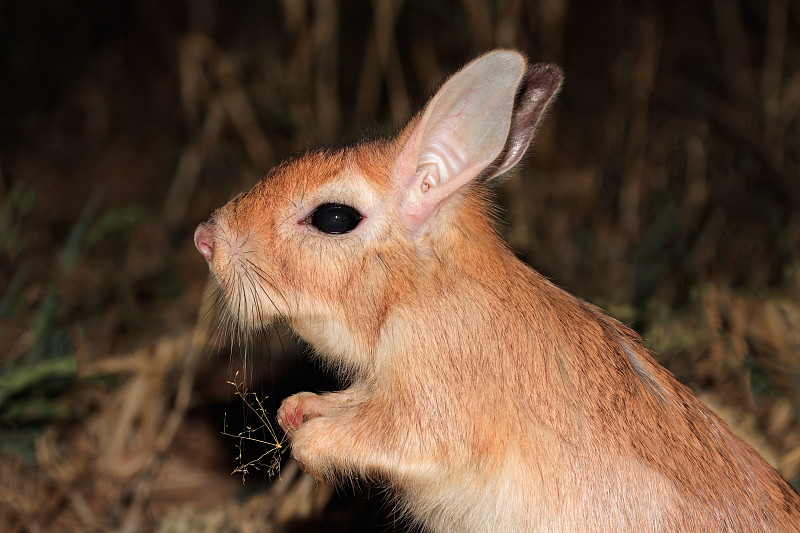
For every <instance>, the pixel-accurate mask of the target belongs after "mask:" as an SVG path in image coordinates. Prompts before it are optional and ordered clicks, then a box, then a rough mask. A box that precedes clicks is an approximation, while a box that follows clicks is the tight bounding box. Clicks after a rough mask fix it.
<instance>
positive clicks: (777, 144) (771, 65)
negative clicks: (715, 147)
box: [761, 0, 789, 168]
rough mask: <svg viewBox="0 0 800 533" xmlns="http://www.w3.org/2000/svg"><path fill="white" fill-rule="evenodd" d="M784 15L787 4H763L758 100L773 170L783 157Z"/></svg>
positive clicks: (771, 0)
mask: <svg viewBox="0 0 800 533" xmlns="http://www.w3.org/2000/svg"><path fill="white" fill-rule="evenodd" d="M788 11H789V10H788V2H787V0H769V2H768V4H767V36H766V37H767V40H766V43H765V45H764V61H763V67H762V70H761V98H762V102H763V103H762V106H763V110H764V146H765V147H767V149H768V150H769V151H770V155H771V158H772V161H773V165H774V166H775V168H782V167H783V157H784V143H783V138H782V134H783V131H782V130H783V128H782V127H781V116H780V115H779V112H780V107H781V106H780V102H781V82H782V80H783V63H784V57H785V55H786V27H787V24H788V18H789V12H788Z"/></svg>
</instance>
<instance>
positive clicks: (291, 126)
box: [0, 0, 800, 532]
mask: <svg viewBox="0 0 800 533" xmlns="http://www.w3.org/2000/svg"><path fill="white" fill-rule="evenodd" d="M799 29H800V1H798V0H739V1H735V0H718V1H715V2H696V1H692V0H678V1H671V2H656V1H652V0H645V1H637V2H633V1H618V0H615V1H610V0H606V1H597V2H575V1H573V2H570V1H569V0H542V1H539V2H533V1H523V0H495V1H490V0H460V1H459V0H452V1H447V0H439V1H422V0H405V1H403V0H372V1H367V0H353V1H347V2H344V1H341V0H284V1H282V2H281V1H269V0H261V1H253V0H245V1H241V2H235V3H234V2H218V1H214V0H196V1H185V2H163V1H161V0H137V1H133V0H118V1H115V2H68V1H66V0H52V1H49V2H35V1H33V2H0V529H1V530H3V531H9V532H17V531H124V532H133V531H162V532H183V531H209V532H212V531H226V532H227V531H231V532H233V531H242V532H245V531H328V532H331V531H365V530H369V531H393V530H400V529H401V524H399V523H395V520H396V517H394V516H393V514H392V509H391V506H386V505H384V504H383V503H382V499H381V495H380V491H377V490H374V489H373V490H370V489H369V488H365V489H364V490H361V491H359V492H357V493H356V494H355V495H354V494H353V491H352V490H349V489H343V490H341V491H340V492H335V491H334V490H332V489H331V488H330V487H327V486H325V485H315V484H314V483H313V482H311V481H310V479H309V478H307V477H305V476H304V475H302V474H300V473H298V470H297V468H296V466H295V465H294V464H293V463H292V462H291V460H290V459H289V458H288V453H285V446H283V447H280V444H281V441H280V439H281V435H280V433H279V432H278V434H277V435H274V434H272V433H271V432H270V424H269V423H270V422H271V421H272V420H273V419H274V418H273V417H274V412H275V409H276V407H277V405H278V404H279V403H280V400H281V399H282V398H283V397H285V396H287V395H288V394H291V393H293V392H296V391H298V390H301V389H311V390H325V389H326V388H327V389H333V388H336V387H338V386H339V385H340V384H337V383H336V380H335V379H333V378H331V376H330V375H326V374H329V373H326V372H324V371H320V369H319V368H318V367H317V365H315V364H314V362H313V361H312V360H311V359H310V358H308V357H307V353H305V352H306V351H307V350H305V349H304V348H303V347H302V346H298V343H297V342H296V341H295V339H293V338H292V337H291V336H290V335H288V334H287V333H286V332H285V331H284V330H282V329H281V328H279V327H278V328H276V329H275V331H274V332H272V333H270V334H269V335H266V334H265V335H263V336H261V337H260V338H257V339H250V340H249V341H247V342H244V341H243V340H240V339H239V340H237V339H234V340H233V341H231V339H226V338H220V336H219V335H215V334H214V332H215V331H216V330H215V327H214V314H213V310H206V311H201V307H202V305H203V304H202V302H203V293H204V290H205V284H206V279H207V267H206V265H205V262H204V261H203V259H202V257H201V256H200V255H199V254H198V253H197V252H196V250H195V249H194V246H193V243H192V232H193V230H194V227H195V226H196V225H197V223H198V222H200V221H202V220H204V219H205V218H206V217H207V216H208V215H209V214H210V213H211V212H212V211H213V210H214V209H215V208H216V207H219V206H221V205H222V204H224V203H225V202H226V201H227V200H228V199H229V198H231V197H232V196H234V195H235V194H236V193H238V192H240V191H242V190H246V189H248V188H249V187H250V186H252V185H253V184H254V183H255V182H256V181H257V180H258V179H259V178H260V177H261V176H263V175H264V174H265V172H266V171H267V170H268V169H269V168H270V167H271V166H272V165H274V164H276V163H277V162H278V161H280V160H281V159H283V158H285V157H287V156H289V155H291V154H293V153H297V152H298V151H302V150H304V149H306V148H308V147H313V146H321V145H325V144H327V143H335V144H341V143H342V142H343V141H353V140H359V139H363V138H366V137H371V136H375V135H390V134H391V132H393V131H394V130H395V129H396V128H397V127H398V126H399V125H401V124H402V123H403V121H404V120H405V119H407V118H408V117H409V116H410V114H411V113H413V112H414V111H415V110H417V109H419V108H420V107H421V106H422V105H423V104H424V102H425V101H426V99H427V97H428V96H430V95H431V94H432V91H433V90H434V89H435V88H436V87H437V85H438V84H439V83H441V82H442V81H443V79H444V78H445V76H446V75H447V74H449V73H451V72H453V71H454V70H455V69H457V68H458V67H459V66H461V65H462V64H463V63H465V62H466V61H468V60H470V59H471V58H473V57H475V56H476V55H478V54H480V53H482V52H484V51H486V50H488V49H491V48H493V47H515V48H518V49H520V50H522V51H523V52H525V53H526V54H527V55H528V56H529V57H530V58H531V60H532V61H548V62H554V63H558V64H559V65H561V66H562V67H563V69H564V72H565V75H566V82H565V85H564V88H563V90H562V93H561V95H560V97H559V98H558V101H557V102H556V103H555V105H554V106H553V107H552V109H551V111H550V112H549V114H548V116H547V117H546V119H545V121H544V123H543V126H542V128H541V130H540V132H539V134H538V137H537V138H536V141H535V146H534V148H533V149H532V151H531V153H530V155H529V157H528V158H527V160H526V163H525V165H524V166H523V167H522V169H521V170H520V171H518V172H516V173H515V174H514V175H512V176H511V177H510V178H509V179H508V180H507V181H506V182H505V183H504V185H503V186H502V188H501V189H500V190H498V201H499V202H500V204H501V205H502V208H503V209H502V211H501V213H502V215H501V216H502V218H503V220H504V221H505V222H504V223H503V232H504V233H505V236H506V237H507V239H508V240H509V241H510V243H511V244H512V246H513V247H514V249H515V250H517V251H518V253H519V255H520V256H521V257H522V258H523V259H525V260H526V261H528V262H529V263H530V264H532V265H533V266H534V267H535V268H537V269H538V270H540V271H541V272H542V273H544V274H545V275H547V276H548V277H550V278H551V279H553V280H554V281H555V282H556V283H557V284H559V285H561V286H562V287H565V288H566V289H568V290H569V291H571V292H573V293H575V294H577V295H579V296H580V297H582V298H584V299H586V300H588V301H591V302H593V303H595V304H597V305H600V306H601V307H603V308H605V309H607V310H608V311H609V313H611V314H612V315H613V316H615V317H617V318H618V319H620V320H622V321H623V322H626V323H628V324H630V325H631V326H633V327H634V328H635V329H636V330H637V331H639V332H640V333H641V334H642V335H643V336H644V337H645V338H646V339H647V342H648V345H649V347H650V348H651V349H653V350H654V351H655V352H657V354H658V355H657V357H658V359H659V360H660V361H661V362H662V363H663V364H665V365H666V366H667V367H668V368H669V369H670V370H671V371H672V372H674V373H675V374H676V376H677V377H678V378H679V379H681V380H682V381H683V382H684V383H686V384H688V385H690V386H691V387H692V388H693V389H694V390H695V391H696V392H697V393H698V395H699V396H700V397H701V398H702V399H703V400H704V401H706V402H707V403H709V404H710V405H711V406H712V407H713V408H715V409H716V410H717V411H718V412H719V413H720V414H721V415H722V416H723V417H724V418H725V419H726V420H727V421H728V422H729V424H731V426H732V427H733V428H734V430H735V431H737V432H738V433H739V434H741V435H743V436H744V437H745V438H746V439H747V440H748V441H749V442H751V443H752V444H753V445H754V446H756V447H757V448H758V450H759V451H760V452H761V453H762V454H763V455H764V456H765V457H766V458H767V459H768V460H769V461H770V462H771V463H772V464H773V465H775V466H776V467H777V468H778V469H779V470H780V472H781V473H782V475H783V476H784V477H785V478H786V479H788V480H789V481H791V482H792V483H794V485H795V486H799V485H800V411H799V409H800V288H799V285H800V119H799V115H798V113H800V32H799V31H798V30H799ZM198 317H206V319H207V320H201V321H199V322H198ZM371 493H373V494H372V497H369V496H370V495H371Z"/></svg>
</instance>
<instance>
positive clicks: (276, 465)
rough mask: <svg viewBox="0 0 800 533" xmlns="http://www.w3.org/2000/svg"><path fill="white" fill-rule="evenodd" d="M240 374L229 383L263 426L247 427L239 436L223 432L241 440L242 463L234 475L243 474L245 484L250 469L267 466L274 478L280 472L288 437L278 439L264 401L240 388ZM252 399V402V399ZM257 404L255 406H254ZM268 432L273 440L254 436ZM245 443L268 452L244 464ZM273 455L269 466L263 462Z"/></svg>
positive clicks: (240, 459) (240, 457)
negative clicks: (281, 457)
mask: <svg viewBox="0 0 800 533" xmlns="http://www.w3.org/2000/svg"><path fill="white" fill-rule="evenodd" d="M238 377H239V373H238V372H237V373H236V375H235V376H234V379H233V381H228V382H227V383H228V384H229V385H231V386H232V387H233V388H234V394H235V395H236V396H238V397H239V398H240V399H241V400H242V402H244V404H245V406H246V407H247V409H248V410H249V411H250V412H251V413H252V414H254V415H255V416H256V417H257V418H258V419H259V421H260V422H261V425H260V426H259V427H257V428H251V427H247V428H246V429H244V430H243V431H240V432H239V433H237V434H233V433H228V432H227V431H223V432H222V434H223V435H225V436H227V437H232V438H235V439H238V440H239V457H238V460H239V461H240V464H239V466H237V467H236V468H235V469H234V470H233V472H232V473H241V474H242V483H243V484H244V482H245V476H246V475H247V474H248V473H249V469H250V468H254V469H256V470H257V469H259V467H261V466H266V469H267V475H269V476H270V477H272V475H273V474H274V473H276V472H278V471H279V469H280V456H281V452H282V451H283V444H284V442H286V437H285V436H284V437H283V438H280V439H279V438H278V435H277V433H276V432H275V429H274V427H273V426H272V423H271V422H270V420H269V415H268V414H267V411H266V409H264V405H263V403H262V400H261V399H259V398H258V396H257V395H256V394H255V393H248V392H247V391H246V390H245V391H242V389H241V388H240V384H239V382H238ZM250 398H252V400H251V399H250ZM254 404H255V405H254ZM260 431H266V432H267V433H269V436H270V438H271V440H264V439H263V438H259V437H253V436H252V435H253V434H254V433H256V432H260ZM243 441H250V442H255V443H258V444H263V445H264V446H265V447H267V450H266V451H265V452H264V453H263V454H261V455H260V456H259V457H257V458H255V459H252V460H250V461H247V462H246V463H244V462H242V461H243V457H242V450H241V444H242V442H243ZM269 455H272V460H271V462H269V463H268V464H265V463H263V462H262V460H263V459H264V458H265V457H267V456H269Z"/></svg>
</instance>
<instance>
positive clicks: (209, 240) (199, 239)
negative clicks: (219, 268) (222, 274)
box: [194, 222, 214, 262]
mask: <svg viewBox="0 0 800 533" xmlns="http://www.w3.org/2000/svg"><path fill="white" fill-rule="evenodd" d="M194 245H195V246H196V247H197V250H198V251H199V252H200V253H201V254H203V257H205V258H206V261H208V262H211V260H212V259H214V231H213V229H212V228H211V226H210V225H209V224H208V223H206V222H203V223H202V224H200V225H199V226H197V229H196V230H195V231H194Z"/></svg>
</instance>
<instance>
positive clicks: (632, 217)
mask: <svg viewBox="0 0 800 533" xmlns="http://www.w3.org/2000/svg"><path fill="white" fill-rule="evenodd" d="M637 25H638V27H637V35H639V41H638V42H639V47H638V48H637V49H636V50H635V51H634V53H635V59H634V64H633V65H632V69H633V76H632V84H633V86H632V87H631V92H632V93H633V98H634V101H635V107H634V109H633V111H632V113H631V115H630V118H629V123H628V131H627V140H626V145H627V146H626V147H625V148H626V155H625V157H626V160H627V161H626V167H627V168H629V169H631V170H630V171H629V172H628V173H627V174H626V175H625V177H624V178H623V179H624V181H623V183H622V187H621V188H620V200H619V206H620V211H621V212H620V219H621V220H622V221H623V224H624V226H625V228H626V229H627V231H628V232H629V234H630V235H636V234H638V233H639V231H640V229H641V228H640V215H641V213H640V211H641V209H642V205H644V204H645V203H646V198H645V196H644V195H645V193H646V191H645V190H644V185H645V184H646V183H647V178H646V171H647V167H646V161H647V153H646V152H647V145H646V143H645V140H646V139H647V133H648V131H647V130H648V109H649V106H650V96H651V93H652V90H653V83H654V81H655V76H656V72H657V71H658V62H659V57H660V54H661V36H660V35H659V31H660V29H659V27H658V25H657V24H656V20H655V16H654V15H653V14H652V12H647V14H645V15H642V17H641V18H640V19H639V20H638V21H637Z"/></svg>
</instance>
